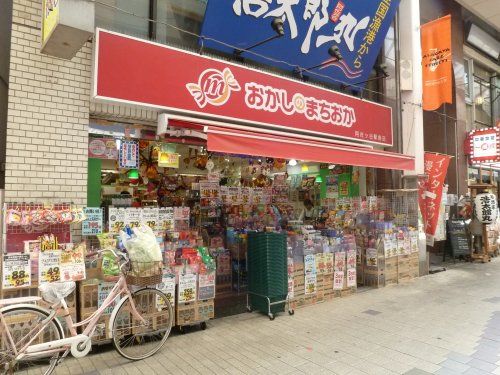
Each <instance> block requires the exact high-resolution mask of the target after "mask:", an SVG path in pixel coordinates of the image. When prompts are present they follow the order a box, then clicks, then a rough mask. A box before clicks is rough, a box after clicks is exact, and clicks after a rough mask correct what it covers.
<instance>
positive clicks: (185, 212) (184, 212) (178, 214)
mask: <svg viewBox="0 0 500 375" xmlns="http://www.w3.org/2000/svg"><path fill="white" fill-rule="evenodd" d="M189 213H190V209H189V207H174V220H189Z"/></svg>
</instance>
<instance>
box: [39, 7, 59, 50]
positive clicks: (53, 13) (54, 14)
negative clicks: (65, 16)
mask: <svg viewBox="0 0 500 375" xmlns="http://www.w3.org/2000/svg"><path fill="white" fill-rule="evenodd" d="M59 2H60V0H43V1H42V46H43V45H45V42H47V40H48V39H49V37H50V35H51V34H52V32H53V31H54V29H55V28H56V26H57V24H58V23H59Z"/></svg>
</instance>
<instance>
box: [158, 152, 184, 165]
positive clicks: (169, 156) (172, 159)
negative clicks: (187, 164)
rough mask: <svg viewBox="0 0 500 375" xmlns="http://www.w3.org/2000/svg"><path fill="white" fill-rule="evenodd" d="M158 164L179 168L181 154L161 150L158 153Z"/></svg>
mask: <svg viewBox="0 0 500 375" xmlns="http://www.w3.org/2000/svg"><path fill="white" fill-rule="evenodd" d="M158 166H159V167H164V168H179V154H175V153H171V152H163V151H160V152H159V153H158Z"/></svg>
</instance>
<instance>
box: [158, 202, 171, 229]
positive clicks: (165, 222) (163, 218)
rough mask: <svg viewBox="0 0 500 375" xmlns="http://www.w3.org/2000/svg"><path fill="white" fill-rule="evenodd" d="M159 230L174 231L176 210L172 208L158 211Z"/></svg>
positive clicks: (161, 208)
mask: <svg viewBox="0 0 500 375" xmlns="http://www.w3.org/2000/svg"><path fill="white" fill-rule="evenodd" d="M158 230H159V231H163V232H164V231H173V230H174V209H173V208H172V207H160V208H159V209H158Z"/></svg>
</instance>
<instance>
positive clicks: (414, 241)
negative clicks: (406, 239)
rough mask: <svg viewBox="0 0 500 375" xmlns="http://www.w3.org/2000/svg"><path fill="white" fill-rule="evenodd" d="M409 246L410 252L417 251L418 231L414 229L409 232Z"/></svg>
mask: <svg viewBox="0 0 500 375" xmlns="http://www.w3.org/2000/svg"><path fill="white" fill-rule="evenodd" d="M410 247H411V252H412V253H418V231H416V230H412V231H411V232H410Z"/></svg>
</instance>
